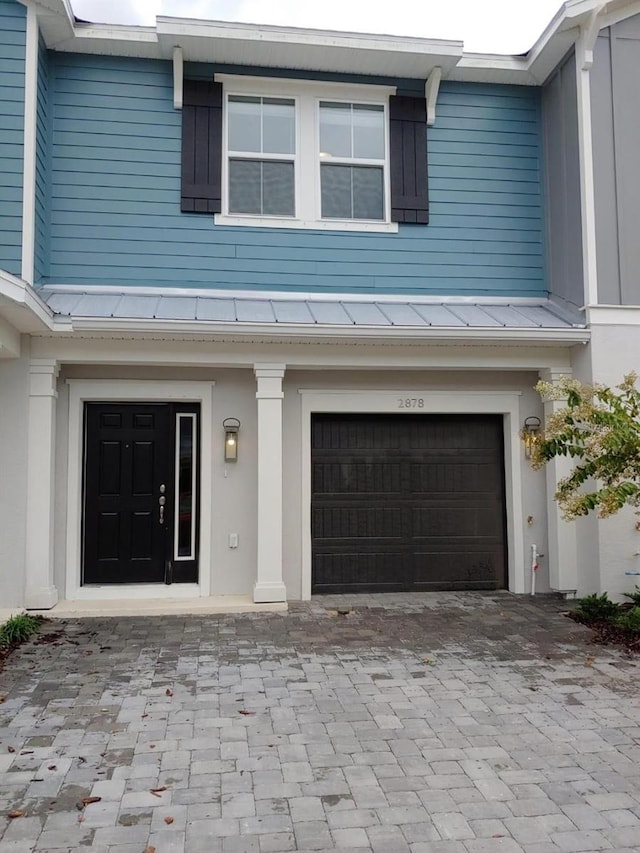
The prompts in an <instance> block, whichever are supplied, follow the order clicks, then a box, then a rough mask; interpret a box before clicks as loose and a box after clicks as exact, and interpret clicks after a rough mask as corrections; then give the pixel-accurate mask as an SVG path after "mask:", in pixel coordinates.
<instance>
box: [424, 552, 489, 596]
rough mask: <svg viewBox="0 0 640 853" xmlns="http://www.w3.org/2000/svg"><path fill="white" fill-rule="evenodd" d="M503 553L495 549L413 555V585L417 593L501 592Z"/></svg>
mask: <svg viewBox="0 0 640 853" xmlns="http://www.w3.org/2000/svg"><path fill="white" fill-rule="evenodd" d="M502 559H503V557H502V554H501V553H500V552H498V553H496V552H494V551H492V550H488V551H481V550H474V551H472V552H471V553H465V552H464V551H443V550H433V551H426V550H425V551H418V552H416V553H415V554H414V556H413V560H412V562H413V581H414V583H413V585H414V588H415V589H418V590H440V589H500V586H501V584H500V582H499V581H498V580H497V575H498V571H497V569H498V568H499V567H500V565H501V563H502Z"/></svg>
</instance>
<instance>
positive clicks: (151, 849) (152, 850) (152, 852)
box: [144, 844, 156, 853]
mask: <svg viewBox="0 0 640 853" xmlns="http://www.w3.org/2000/svg"><path fill="white" fill-rule="evenodd" d="M144 853H156V848H155V847H154V846H153V844H150V845H149V846H148V847H147V848H145V851H144Z"/></svg>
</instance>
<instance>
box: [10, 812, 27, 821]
mask: <svg viewBox="0 0 640 853" xmlns="http://www.w3.org/2000/svg"><path fill="white" fill-rule="evenodd" d="M8 817H10V818H11V820H13V819H14V818H15V817H24V812H23V811H22V809H14V810H13V811H12V812H9V814H8Z"/></svg>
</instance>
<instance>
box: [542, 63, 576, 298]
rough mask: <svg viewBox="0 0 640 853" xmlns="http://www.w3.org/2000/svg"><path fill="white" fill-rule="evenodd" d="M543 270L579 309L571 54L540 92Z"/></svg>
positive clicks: (553, 289)
mask: <svg viewBox="0 0 640 853" xmlns="http://www.w3.org/2000/svg"><path fill="white" fill-rule="evenodd" d="M542 134H543V146H544V173H545V207H546V240H547V259H548V260H547V269H548V279H549V289H550V291H551V293H552V295H553V296H554V297H556V298H557V299H560V300H563V301H565V302H569V303H571V304H572V305H574V306H582V305H584V301H585V300H584V284H583V279H582V232H581V212H580V161H579V151H578V102H577V96H576V66H575V56H574V54H573V53H572V54H571V55H570V56H569V57H568V58H567V60H566V61H565V62H564V63H563V64H562V65H561V66H560V67H559V68H558V69H557V70H556V72H555V73H554V75H553V77H551V79H550V80H549V82H548V83H547V84H546V85H545V87H544V89H543V92H542Z"/></svg>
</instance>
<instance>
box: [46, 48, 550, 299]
mask: <svg viewBox="0 0 640 853" xmlns="http://www.w3.org/2000/svg"><path fill="white" fill-rule="evenodd" d="M50 59H51V66H52V68H54V69H55V84H54V92H53V96H52V97H53V111H54V115H53V123H54V124H53V127H54V131H53V161H52V182H51V190H52V198H51V215H52V223H51V255H50V271H49V276H48V277H45V281H47V282H49V283H60V282H65V283H78V284H91V283H95V284H118V283H119V284H142V285H158V284H159V285H167V286H181V285H185V286H191V287H219V288H254V289H260V288H262V289H265V290H298V291H300V290H301V291H319V290H324V291H334V292H359V291H360V292H374V291H375V292H387V293H393V292H398V293H437V294H442V293H452V294H456V293H457V294H461V293H462V294H464V293H472V294H500V295H504V294H508V295H514V296H540V295H543V294H544V292H545V291H546V286H545V281H544V264H543V248H542V243H543V241H542V212H541V181H540V147H541V146H540V109H539V106H540V103H539V102H540V95H539V91H538V90H537V89H534V88H527V87H515V86H496V85H478V84H461V83H444V84H443V85H442V88H441V92H440V97H439V102H438V118H437V122H436V125H435V126H434V127H433V128H430V130H429V167H430V168H429V171H430V174H429V186H430V201H431V222H430V224H429V225H428V226H410V225H401V226H400V230H399V233H398V234H388V233H376V234H365V233H358V232H343V233H340V232H338V231H331V232H319V231H311V230H299V231H296V230H287V229H275V228H249V227H225V226H220V225H218V226H215V225H214V224H213V217H212V216H210V215H197V214H181V213H180V211H179V202H180V198H179V196H180V146H181V113H180V111H177V110H175V109H174V108H173V80H172V68H171V64H170V63H168V62H156V61H151V60H137V59H127V58H113V57H101V56H78V55H71V54H62V53H61V54H50ZM197 70H198V74H199V75H200V76H202V75H201V68H200V67H198V69H197ZM213 70H214V69H213V67H212V66H209V67H208V73H209V75H210V74H211V73H212V71H213ZM216 70H224V69H223V68H217V69H216ZM227 70H228V69H227ZM244 70H245V71H246V70H247V69H244ZM186 73H187V74H189V73H191V72H190V70H189V67H187V69H186ZM292 76H293V74H292ZM361 79H362V78H361ZM374 82H380V81H379V80H378V79H376V80H375V81H374ZM386 82H388V83H395V82H396V81H393V80H388V81H386ZM400 82H403V83H404V84H405V89H406V84H407V83H408V84H409V85H411V86H413V89H414V91H416V93H418V92H420V91H422V92H424V81H400Z"/></svg>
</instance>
